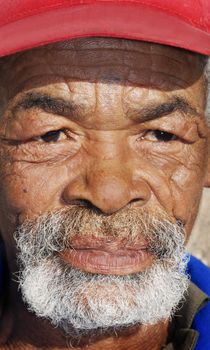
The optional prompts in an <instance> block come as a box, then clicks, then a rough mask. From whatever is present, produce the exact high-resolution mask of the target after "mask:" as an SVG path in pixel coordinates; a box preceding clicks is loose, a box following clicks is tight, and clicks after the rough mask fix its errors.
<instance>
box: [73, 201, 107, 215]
mask: <svg viewBox="0 0 210 350" xmlns="http://www.w3.org/2000/svg"><path fill="white" fill-rule="evenodd" d="M68 204H69V205H76V206H80V207H84V208H87V209H91V210H93V211H95V212H97V213H101V210H100V209H99V208H97V207H96V206H95V205H94V204H92V203H91V202H90V201H89V200H87V199H73V200H71V201H69V203H68Z"/></svg>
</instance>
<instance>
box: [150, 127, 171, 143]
mask: <svg viewBox="0 0 210 350" xmlns="http://www.w3.org/2000/svg"><path fill="white" fill-rule="evenodd" d="M153 132H154V135H155V137H156V138H157V139H158V141H162V142H169V141H172V140H175V139H176V136H175V135H174V134H171V133H170V132H165V131H160V130H155V131H153Z"/></svg>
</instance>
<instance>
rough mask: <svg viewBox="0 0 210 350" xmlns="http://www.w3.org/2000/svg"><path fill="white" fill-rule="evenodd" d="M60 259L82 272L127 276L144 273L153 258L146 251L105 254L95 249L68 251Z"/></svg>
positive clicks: (123, 251)
mask: <svg viewBox="0 0 210 350" xmlns="http://www.w3.org/2000/svg"><path fill="white" fill-rule="evenodd" d="M59 255H60V257H61V259H62V260H63V261H64V262H65V263H67V264H69V265H71V266H74V267H76V268H78V269H80V270H82V271H85V272H89V273H97V274H105V275H127V274H133V273H138V272H142V271H144V270H145V269H146V268H148V267H149V266H151V264H152V262H153V261H154V256H153V255H152V254H151V253H149V252H148V251H147V250H143V249H142V250H138V251H134V250H121V251H117V252H107V251H103V250H97V249H69V250H67V251H64V252H62V253H59Z"/></svg>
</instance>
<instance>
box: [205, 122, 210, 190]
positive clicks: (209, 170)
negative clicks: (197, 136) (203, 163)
mask: <svg viewBox="0 0 210 350" xmlns="http://www.w3.org/2000/svg"><path fill="white" fill-rule="evenodd" d="M204 187H209V188H210V128H209V132H208V164H207V171H206V176H205V181H204Z"/></svg>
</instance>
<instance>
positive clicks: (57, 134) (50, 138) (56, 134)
mask: <svg viewBox="0 0 210 350" xmlns="http://www.w3.org/2000/svg"><path fill="white" fill-rule="evenodd" d="M66 138H67V136H66V134H65V132H64V131H63V130H54V131H49V132H47V133H46V134H43V135H41V136H37V137H34V138H33V140H36V141H43V142H57V141H61V140H65V139H66Z"/></svg>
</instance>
